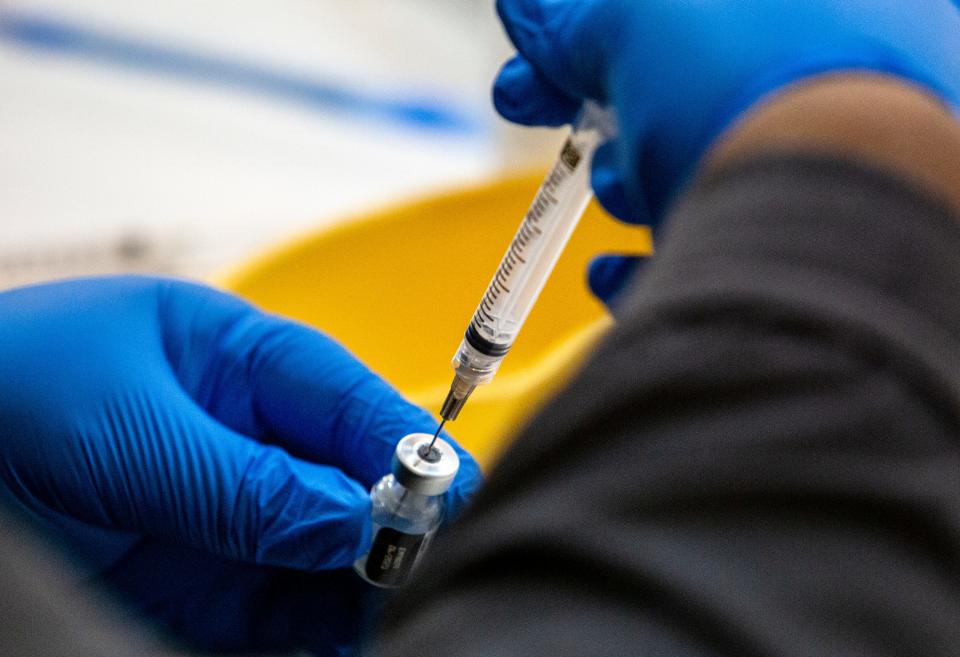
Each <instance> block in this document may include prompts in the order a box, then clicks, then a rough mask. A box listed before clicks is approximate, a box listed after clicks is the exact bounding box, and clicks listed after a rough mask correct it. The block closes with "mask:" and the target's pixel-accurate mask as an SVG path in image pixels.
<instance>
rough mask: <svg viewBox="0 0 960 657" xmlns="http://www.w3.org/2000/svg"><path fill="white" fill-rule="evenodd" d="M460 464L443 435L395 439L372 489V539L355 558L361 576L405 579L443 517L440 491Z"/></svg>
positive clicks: (391, 582)
mask: <svg viewBox="0 0 960 657" xmlns="http://www.w3.org/2000/svg"><path fill="white" fill-rule="evenodd" d="M459 468H460V458H459V457H458V456H457V452H456V451H455V450H454V449H453V447H452V446H451V445H450V444H449V443H447V442H446V441H445V440H443V439H442V438H437V440H436V441H434V440H433V436H432V435H431V434H428V433H412V434H410V435H408V436H404V437H403V438H402V439H401V440H400V442H399V443H397V448H396V450H395V451H394V454H393V462H392V463H391V466H390V470H391V472H390V474H388V475H386V476H385V477H383V478H382V479H381V480H380V481H378V482H377V483H376V484H375V485H374V486H373V488H372V489H371V490H370V501H371V502H372V512H371V522H372V524H373V543H372V545H371V547H370V551H369V552H367V554H365V555H363V556H362V557H360V558H359V559H357V561H356V562H355V563H354V564H353V567H354V570H356V571H357V573H358V574H359V575H360V576H361V577H363V578H364V579H365V580H367V581H368V582H370V583H371V584H375V585H377V586H387V587H394V586H401V585H402V584H403V583H404V582H406V581H407V579H408V578H409V577H410V573H411V572H413V569H414V568H415V567H416V566H417V564H418V563H419V562H420V560H421V559H422V558H423V554H424V552H426V550H427V547H428V546H429V544H430V540H431V539H432V538H433V534H434V533H435V532H436V531H437V528H438V527H439V526H440V522H441V521H442V520H443V511H444V500H443V494H444V493H445V492H446V491H447V489H448V488H450V485H451V484H452V483H453V479H454V477H456V475H457V471H458V470H459Z"/></svg>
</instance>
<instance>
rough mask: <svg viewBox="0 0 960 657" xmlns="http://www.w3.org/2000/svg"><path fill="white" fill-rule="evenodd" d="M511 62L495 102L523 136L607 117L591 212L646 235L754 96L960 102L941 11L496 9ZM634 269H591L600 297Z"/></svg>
mask: <svg viewBox="0 0 960 657" xmlns="http://www.w3.org/2000/svg"><path fill="white" fill-rule="evenodd" d="M497 8H498V11H499V13H500V17H501V19H502V20H503V23H504V26H505V27H506V30H507V33H508V34H509V36H510V38H511V40H512V41H513V43H514V44H515V45H516V47H517V50H518V51H519V55H518V56H517V57H516V58H514V59H512V60H511V61H509V62H507V64H506V65H505V66H504V68H503V70H502V71H501V73H500V76H499V78H498V79H497V82H496V85H495V88H494V102H495V105H496V107H497V110H498V111H499V112H500V113H501V114H502V115H503V116H504V117H505V118H507V119H509V120H512V121H515V122H518V123H523V124H527V125H560V124H563V123H567V122H570V121H571V119H572V118H573V115H574V113H575V112H576V111H577V109H578V108H579V106H580V104H581V101H582V100H583V99H584V98H592V99H595V100H598V101H600V102H601V103H604V104H609V105H610V106H612V108H613V110H614V112H615V114H616V117H617V120H618V122H619V129H620V133H619V137H618V139H617V140H616V141H615V142H614V143H613V144H610V145H607V146H604V147H601V148H600V149H599V150H598V152H597V154H596V156H595V158H594V170H593V185H594V188H595V191H596V193H597V197H598V199H599V200H600V202H601V203H603V205H604V206H605V207H606V208H607V209H608V210H609V211H610V212H611V213H612V214H615V215H617V216H619V217H620V218H622V219H626V220H629V221H634V222H638V223H649V224H652V225H653V226H654V227H656V225H657V223H658V222H659V221H661V220H662V218H663V216H664V214H665V212H666V211H667V210H668V209H669V206H670V204H671V202H672V201H673V200H674V199H675V198H676V197H677V195H678V194H679V192H680V191H681V190H682V189H683V187H684V185H685V184H686V183H687V182H688V181H689V179H690V177H691V174H692V173H693V172H694V170H695V168H696V166H697V164H698V162H699V161H700V159H701V157H702V156H703V154H704V152H705V151H706V150H707V148H708V147H709V146H710V144H711V142H712V141H713V140H714V139H715V138H716V137H717V136H718V135H719V134H720V133H721V132H723V130H725V129H726V128H727V127H728V126H730V125H731V123H732V122H733V121H734V120H736V119H737V117H738V116H740V115H741V114H743V112H744V111H746V110H747V109H748V108H750V107H751V106H752V105H753V104H754V103H756V102H757V101H758V100H760V99H761V98H763V97H764V96H765V95H766V94H769V93H770V92H773V91H775V90H777V89H779V88H781V87H783V86H784V85H787V84H790V83H793V82H796V81H798V80H801V79H803V78H806V77H808V76H811V75H816V74H822V73H827V72H831V71H842V70H851V69H860V70H867V71H874V72H879V73H883V74H889V75H894V76H899V77H901V78H904V79H906V80H910V81H913V82H915V83H918V84H920V85H922V86H924V87H926V88H927V89H929V90H930V91H932V92H933V93H935V94H938V95H939V96H940V97H941V98H943V99H944V100H945V101H946V102H948V103H950V104H951V105H952V106H953V108H954V109H955V110H956V108H957V107H958V101H960V12H958V9H957V6H956V4H955V2H952V1H951V0H842V1H841V0H498V2H497ZM632 266H633V265H631V264H630V263H626V262H623V261H622V260H615V261H603V260H601V261H598V262H597V263H595V265H594V267H595V269H594V271H592V272H591V283H592V284H594V286H595V289H597V291H599V292H602V293H604V294H612V293H614V292H615V291H616V290H618V289H619V287H620V283H621V282H622V279H623V277H624V274H625V273H626V272H628V271H629V270H630V269H631V268H632Z"/></svg>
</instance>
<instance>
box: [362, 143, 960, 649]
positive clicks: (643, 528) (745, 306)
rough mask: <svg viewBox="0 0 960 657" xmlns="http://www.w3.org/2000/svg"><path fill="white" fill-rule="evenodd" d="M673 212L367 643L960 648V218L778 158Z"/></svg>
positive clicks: (823, 164) (872, 176)
mask: <svg viewBox="0 0 960 657" xmlns="http://www.w3.org/2000/svg"><path fill="white" fill-rule="evenodd" d="M669 226H670V227H669V230H668V233H667V234H666V235H665V236H664V239H663V240H662V241H661V244H660V246H661V248H660V249H659V251H658V254H657V257H656V258H654V259H653V260H652V261H651V262H650V264H649V265H648V266H647V268H646V270H645V271H644V272H643V274H642V276H641V277H640V280H639V281H638V282H637V284H636V285H635V288H634V290H633V291H632V296H631V297H630V299H629V301H628V302H627V303H626V304H625V307H624V309H623V313H622V316H621V317H620V318H619V319H620V322H619V326H618V328H617V329H616V330H615V331H614V332H613V333H612V334H611V335H610V336H609V337H608V339H607V340H606V341H605V343H604V344H603V345H602V346H601V348H600V349H599V350H598V352H597V353H596V354H595V356H594V357H593V358H592V360H591V361H590V363H589V364H588V365H587V366H586V367H585V369H584V370H583V371H582V372H581V373H580V375H579V376H578V377H577V378H576V379H575V380H574V381H573V382H572V383H571V384H570V385H569V386H568V388H567V389H566V390H565V391H564V392H562V393H561V394H560V395H559V396H558V397H557V398H555V399H554V400H553V401H552V402H551V403H550V404H549V405H548V406H547V407H546V409H545V410H544V411H543V412H542V413H541V414H540V415H539V417H538V418H537V419H536V420H535V421H533V422H532V423H531V424H530V425H529V426H528V427H527V428H526V429H525V430H524V431H523V433H522V435H521V436H520V437H519V438H518V440H517V441H516V443H515V444H514V445H513V446H512V447H511V449H510V450H508V453H507V454H506V455H505V457H504V458H503V460H502V461H501V463H499V465H498V466H497V467H496V468H495V470H494V471H493V473H492V475H491V477H490V478H489V482H488V485H487V486H486V488H485V489H484V490H483V491H482V492H481V494H480V495H479V497H478V498H477V499H476V502H475V504H474V506H473V507H472V508H471V509H470V510H469V512H468V513H467V514H466V516H465V517H464V518H463V519H462V522H460V523H459V524H458V525H457V526H455V527H454V528H453V529H452V530H451V531H450V532H449V533H448V534H446V535H445V536H442V537H441V538H440V539H439V540H438V542H437V544H436V545H435V549H434V550H433V551H432V552H431V556H430V561H429V563H428V564H426V565H425V566H424V567H423V568H422V570H421V573H420V577H419V578H418V581H417V582H416V583H415V584H414V585H412V586H411V587H409V588H408V589H407V590H406V591H405V592H403V593H401V594H400V596H399V598H398V599H397V600H396V601H395V604H394V605H393V607H392V610H391V611H390V612H389V613H388V614H387V616H386V617H385V619H384V621H383V628H382V634H381V637H380V643H379V646H378V647H377V649H376V650H375V652H376V654H377V655H380V656H381V657H387V656H390V657H409V656H410V655H424V656H426V655H437V656H445V657H449V656H453V655H456V656H457V657H474V656H476V657H491V656H497V657H499V656H504V657H506V656H513V655H545V656H550V657H558V656H565V655H577V656H580V657H589V656H594V655H595V656H598V657H599V656H603V657H614V656H619V655H624V656H626V655H631V656H634V655H639V656H644V657H646V656H656V657H673V656H676V657H680V656H683V657H706V656H711V657H713V656H721V655H722V656H724V657H754V656H756V657H760V656H762V657H788V656H789V657H818V656H824V657H838V656H842V657H851V656H864V657H866V656H870V657H882V656H888V655H901V656H904V657H907V656H909V657H916V656H917V655H924V656H925V657H934V656H940V655H944V656H946V655H950V656H955V655H957V654H960V569H958V566H960V220H958V219H957V217H955V216H952V215H951V214H950V212H949V211H948V210H947V209H946V207H945V206H944V205H941V204H940V203H939V202H938V201H937V200H936V199H933V198H930V197H929V196H927V195H926V194H925V193H924V192H923V191H922V190H919V189H916V188H913V187H911V186H910V185H909V184H907V183H906V182H904V181H902V180H900V179H898V178H897V177H895V176H893V175H890V174H888V173H885V172H881V171H876V170H872V169H868V168H865V167H863V166H861V165H857V164H854V163H851V162H843V161H837V160H830V159H817V158H806V157H778V158H765V159H759V160H755V161H752V162H747V163H742V164H740V165H737V166H736V167H731V168H727V169H725V170H723V171H721V172H718V173H716V174H715V175H713V176H712V177H710V178H709V179H706V180H703V181H701V182H700V183H699V184H698V186H697V187H696V188H695V189H694V190H692V191H691V192H690V193H689V194H688V195H687V196H686V198H685V200H684V201H683V202H682V203H681V204H680V206H679V207H678V208H677V209H676V210H675V212H674V213H673V215H672V218H671V219H670V224H669ZM466 412H469V408H468V409H467V411H466Z"/></svg>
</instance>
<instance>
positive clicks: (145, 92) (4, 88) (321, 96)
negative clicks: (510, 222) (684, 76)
mask: <svg viewBox="0 0 960 657" xmlns="http://www.w3.org/2000/svg"><path fill="white" fill-rule="evenodd" d="M509 52H510V47H509V46H508V44H507V42H506V39H505V37H504V36H503V35H502V33H501V31H500V28H499V25H498V23H497V21H496V17H495V13H494V10H493V2H492V0H272V1H270V2H267V1H266V0H231V1H229V2H228V1H227V0H191V1H189V2H188V1H187V0H165V1H164V2H147V1H145V0H141V1H129V0H123V1H121V0H0V287H5V286H9V285H14V284H20V283H25V282H30V281H35V280H43V279H48V278H53V277H59V276H67V275H76V274H83V273H98V272H107V271H153V272H163V273H173V274H182V275H188V276H197V277H203V276H208V275H210V274H211V273H212V272H215V271H217V270H220V269H223V268H225V267H229V266H230V265H232V264H234V263H238V262H241V261H242V260H244V259H245V258H247V257H250V256H251V255H254V254H256V253H258V252H261V251H263V250H264V249H265V248H267V247H268V246H270V245H272V244H275V243H277V242H278V241H282V240H284V239H287V238H289V237H291V236H294V235H296V234H298V233H301V232H303V231H305V230H308V229H310V228H313V227H316V226H319V225H322V224H323V223H324V222H329V221H335V220H338V219H341V218H343V217H345V216H350V215H355V214H358V213H361V212H363V211H364V210H367V209H370V208H373V207H379V206H384V205H389V204H391V203H394V202H397V201H398V200H402V199H406V198H411V197H415V196H418V195H422V194H425V193H429V192H431V191H433V190H439V189H446V188H450V187H453V186H457V185H461V184H465V183H470V182H475V181H479V180H481V179H484V178H488V177H491V176H494V175H496V174H497V173H498V172H500V171H501V170H503V169H504V168H509V167H511V166H512V167H525V166H530V165H531V164H532V163H533V162H539V161H542V160H543V159H544V158H547V157H549V155H550V154H551V151H552V148H553V144H554V143H555V141H556V140H555V137H554V136H553V135H546V136H545V135H542V134H539V135H538V134H536V133H535V134H533V136H532V137H531V136H530V134H529V132H523V133H521V132H519V131H516V130H514V131H510V130H508V129H507V128H505V127H504V125H503V123H502V122H501V121H499V120H498V119H497V118H496V117H495V115H494V113H493V111H492V108H491V106H490V101H489V94H490V92H489V89H490V82H491V80H492V78H493V76H494V74H495V72H496V70H497V68H498V67H499V65H500V63H501V62H502V61H503V59H504V58H505V57H506V56H507V55H508V54H509ZM531 140H532V142H531ZM531 143H533V144H535V145H534V146H533V147H532V148H531V147H530V144H531ZM518 144H519V146H518ZM518 221H519V217H518Z"/></svg>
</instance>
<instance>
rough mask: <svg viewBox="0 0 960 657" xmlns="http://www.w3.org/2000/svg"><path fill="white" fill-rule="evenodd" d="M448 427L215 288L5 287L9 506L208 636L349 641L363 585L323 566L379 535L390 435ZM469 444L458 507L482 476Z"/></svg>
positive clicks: (225, 640) (246, 644)
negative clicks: (372, 496)
mask: <svg viewBox="0 0 960 657" xmlns="http://www.w3.org/2000/svg"><path fill="white" fill-rule="evenodd" d="M435 427H436V423H435V421H434V420H433V419H432V418H431V417H430V416H429V415H428V414H427V413H426V412H425V411H423V410H421V409H419V408H417V407H414V406H412V405H411V404H409V403H407V402H406V401H404V400H403V398H401V397H400V395H399V394H398V393H397V392H396V391H395V390H394V389H393V388H391V387H390V386H389V385H387V384H386V383H385V382H384V381H382V380H381V379H379V378H378V377H376V376H375V375H373V374H372V373H371V372H370V371H369V370H368V369H367V368H366V367H364V366H363V365H362V364H361V363H359V362H358V361H357V360H355V359H354V358H353V357H352V356H351V355H350V354H349V353H348V352H347V351H346V350H345V349H343V348H342V347H341V346H339V345H338V344H336V343H335V342H334V341H333V340H331V339H329V338H327V337H325V336H323V335H322V334H320V333H318V332H316V331H314V330H312V329H310V328H307V327H305V326H302V325H299V324H295V323H293V322H289V321H286V320H283V319H280V318H277V317H273V316H270V315H267V314H264V313H262V312H260V311H258V310H257V309H255V308H253V307H252V306H250V305H249V304H247V303H245V302H243V301H241V300H239V299H237V298H234V297H232V296H230V295H227V294H224V293H221V292H217V291H215V290H212V289H209V288H205V287H202V286H199V285H194V284H189V283H185V282H179V281H173V280H163V279H151V278H139V277H123V278H105V279H90V280H77V281H68V282H62V283H55V284H50V285H42V286H36V287H28V288H21V289H16V290H12V291H8V292H4V293H0V501H2V500H4V499H6V501H8V502H12V503H13V504H14V506H15V507H18V508H20V509H21V510H22V511H25V512H26V513H27V514H28V515H30V516H32V517H34V518H36V519H39V520H40V521H41V522H42V523H43V524H45V525H46V526H47V527H48V528H50V529H51V530H52V532H53V533H54V535H55V536H56V537H59V538H60V539H61V540H63V541H64V542H66V543H67V544H68V546H69V547H71V548H72V549H73V550H74V551H75V552H76V553H79V554H80V555H82V556H83V557H84V558H85V559H86V561H87V563H89V564H90V565H91V567H92V568H93V572H94V574H95V576H96V577H95V579H98V580H101V581H104V582H107V583H108V584H111V585H113V586H114V587H115V588H116V589H117V590H119V591H120V592H121V593H122V594H123V595H124V596H125V597H126V598H127V600H128V601H130V602H132V603H133V604H134V605H135V606H136V607H138V608H140V609H141V610H142V611H144V612H146V613H148V614H149V615H151V616H153V617H154V618H156V619H158V620H160V622H161V624H162V625H163V626H165V627H166V628H167V629H169V630H172V631H173V632H174V633H175V634H177V635H178V636H179V637H180V638H184V639H186V640H188V641H190V642H192V643H195V644H197V645H199V646H201V647H203V648H205V649H217V650H243V651H260V652H262V651H268V650H286V649H290V648H294V647H299V646H303V645H307V646H309V647H311V648H313V649H314V650H317V651H319V652H320V653H321V654H339V653H338V650H341V649H346V648H348V647H349V646H350V644H351V643H352V642H353V641H355V640H356V631H357V624H358V621H359V619H360V616H361V614H362V613H363V604H364V600H363V596H365V595H366V589H367V585H366V584H363V583H362V581H361V580H360V579H359V578H358V577H357V576H356V575H355V574H354V573H353V572H352V571H337V570H333V571H331V570H330V569H338V568H346V567H349V566H350V565H351V564H352V563H353V561H354V559H355V558H356V557H357V556H358V555H360V554H362V553H363V552H364V551H365V550H366V549H367V548H368V546H369V543H370V540H371V536H370V525H369V517H370V516H369V514H370V502H369V497H368V489H369V487H370V486H371V485H372V484H373V483H374V482H375V481H376V480H377V479H379V478H380V477H381V476H383V475H384V474H385V473H386V472H387V471H388V470H389V466H390V460H391V456H392V453H393V450H394V447H395V445H396V443H397V441H398V440H399V439H400V438H401V437H402V436H404V435H405V434H407V433H410V432H411V431H431V432H432V431H433V430H434V429H435ZM458 452H459V454H460V458H461V465H460V473H459V475H458V477H457V480H456V481H455V482H454V485H453V487H452V488H451V490H450V492H449V493H448V494H447V498H448V503H449V507H450V508H451V509H452V511H453V512H454V513H455V512H456V510H457V509H458V508H459V507H460V506H462V505H463V503H464V501H465V500H466V499H467V498H468V497H469V495H470V493H471V492H472V491H473V489H474V488H475V487H476V486H477V485H478V484H479V481H480V475H479V469H478V467H477V465H476V463H475V462H474V461H473V459H472V458H471V457H470V456H469V455H468V454H466V453H465V452H464V451H463V450H460V449H459V448H458ZM291 569H295V570H291ZM296 571H312V572H311V573H304V572H296Z"/></svg>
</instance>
